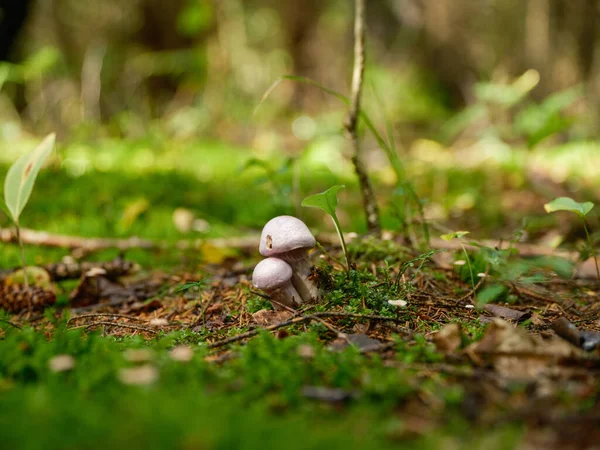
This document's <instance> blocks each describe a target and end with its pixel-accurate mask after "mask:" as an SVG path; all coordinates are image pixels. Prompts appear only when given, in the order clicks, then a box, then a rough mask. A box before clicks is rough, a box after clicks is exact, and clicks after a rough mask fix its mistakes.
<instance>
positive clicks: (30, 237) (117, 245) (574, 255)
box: [0, 228, 579, 261]
mask: <svg viewBox="0 0 600 450" xmlns="http://www.w3.org/2000/svg"><path fill="white" fill-rule="evenodd" d="M21 237H22V239H23V243H24V244H29V245H40V246H46V247H60V248H68V249H83V250H85V251H88V252H94V251H99V250H105V249H111V248H114V249H119V250H129V249H142V250H143V249H146V250H159V249H170V248H177V249H180V250H185V249H192V248H198V247H200V246H201V245H202V244H208V245H211V246H213V247H217V248H232V249H239V250H244V251H252V250H255V249H256V246H257V242H258V241H259V239H260V236H259V235H258V234H256V235H247V236H240V237H235V238H214V239H187V240H181V241H177V242H174V243H169V242H166V241H153V240H149V239H140V238H137V237H131V238H126V239H111V238H85V237H81V236H67V235H60V234H52V233H46V232H43V231H36V230H30V229H22V230H21ZM316 238H317V240H318V241H319V242H320V243H321V244H325V245H334V244H336V243H337V242H339V240H338V237H337V235H336V234H333V233H319V234H318V235H317V236H316ZM0 242H5V243H9V242H11V243H16V242H17V237H16V233H15V232H14V230H12V229H9V228H0ZM478 242H479V244H480V245H482V246H485V247H491V248H498V249H507V248H509V247H512V248H514V249H516V250H518V251H519V254H520V255H521V256H559V257H562V258H566V259H569V260H571V261H576V260H577V259H578V258H579V253H578V252H572V251H567V250H561V249H555V248H552V247H547V246H543V245H535V244H526V243H516V244H515V243H508V242H499V241H495V240H491V239H484V240H481V241H478ZM430 246H431V248H433V249H441V250H461V247H460V244H459V243H457V242H456V240H452V241H445V240H443V239H440V238H431V240H430ZM465 248H466V249H467V250H477V247H475V246H472V245H468V244H465Z"/></svg>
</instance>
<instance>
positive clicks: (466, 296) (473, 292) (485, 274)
mask: <svg viewBox="0 0 600 450" xmlns="http://www.w3.org/2000/svg"><path fill="white" fill-rule="evenodd" d="M489 271H490V268H489V266H488V267H487V268H486V269H485V273H484V275H483V276H482V277H481V278H479V281H478V282H477V284H476V285H475V286H473V289H471V290H470V291H469V292H467V293H466V294H465V295H463V296H462V297H461V298H459V299H456V304H459V303H460V302H462V301H463V300H466V299H467V298H469V297H470V296H471V295H475V293H476V292H477V290H478V289H479V288H480V287H481V285H482V284H483V283H484V281H485V279H486V278H487V276H488V273H489Z"/></svg>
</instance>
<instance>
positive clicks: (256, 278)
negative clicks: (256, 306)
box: [252, 258, 292, 292]
mask: <svg viewBox="0 0 600 450" xmlns="http://www.w3.org/2000/svg"><path fill="white" fill-rule="evenodd" d="M291 279H292V268H291V267H290V265H289V264H288V263H286V262H285V261H283V260H281V259H279V258H267V259H263V260H262V261H261V262H259V263H258V264H257V265H256V267H255V268H254V273H253V274H252V284H253V285H254V286H256V287H257V288H258V289H263V290H264V291H265V292H268V291H272V290H275V289H278V288H280V287H282V286H284V285H285V284H287V283H289V282H290V280H291Z"/></svg>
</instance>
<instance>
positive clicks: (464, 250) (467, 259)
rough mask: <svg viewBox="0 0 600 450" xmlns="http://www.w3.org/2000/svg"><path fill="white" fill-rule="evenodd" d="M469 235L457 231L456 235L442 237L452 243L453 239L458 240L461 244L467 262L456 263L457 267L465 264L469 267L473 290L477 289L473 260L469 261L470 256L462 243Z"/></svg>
mask: <svg viewBox="0 0 600 450" xmlns="http://www.w3.org/2000/svg"><path fill="white" fill-rule="evenodd" d="M467 234H469V231H455V232H454V233H448V234H442V235H441V236H440V237H441V238H442V239H443V240H445V241H451V240H452V239H455V238H456V239H458V242H460V248H462V251H463V253H464V254H465V260H464V261H463V260H462V259H459V260H456V261H454V265H455V266H464V265H465V263H466V264H467V265H468V266H469V275H471V285H472V286H473V289H475V277H474V276H473V268H472V267H471V260H470V259H469V254H468V253H467V249H466V248H465V246H464V244H463V243H462V238H463V237H464V236H466V235H467Z"/></svg>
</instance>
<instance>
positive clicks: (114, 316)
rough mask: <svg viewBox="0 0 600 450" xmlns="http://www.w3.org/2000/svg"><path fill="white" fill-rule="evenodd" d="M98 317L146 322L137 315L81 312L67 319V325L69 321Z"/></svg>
mask: <svg viewBox="0 0 600 450" xmlns="http://www.w3.org/2000/svg"><path fill="white" fill-rule="evenodd" d="M92 317H93V318H98V317H111V318H113V319H116V318H118V319H129V320H133V321H135V322H141V323H146V322H147V321H146V320H142V319H138V318H137V317H132V316H127V315H125V314H112V313H96V314H81V315H80V316H73V317H71V318H70V319H69V320H67V325H68V324H70V323H71V322H75V321H77V320H80V319H89V318H92Z"/></svg>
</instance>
